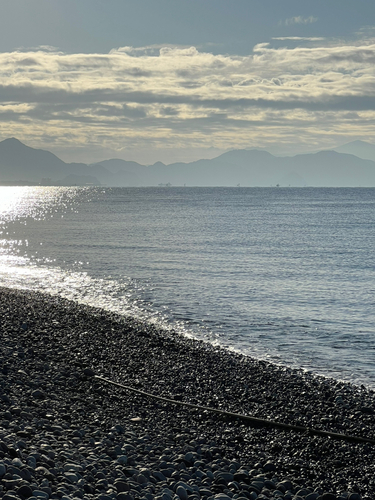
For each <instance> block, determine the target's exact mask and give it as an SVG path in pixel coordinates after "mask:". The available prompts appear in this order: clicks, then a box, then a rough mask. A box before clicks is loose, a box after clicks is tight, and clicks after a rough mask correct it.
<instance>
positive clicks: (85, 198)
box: [0, 187, 375, 388]
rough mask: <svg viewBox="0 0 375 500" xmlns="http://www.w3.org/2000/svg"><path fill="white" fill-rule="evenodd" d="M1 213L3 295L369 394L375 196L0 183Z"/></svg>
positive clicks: (374, 349) (373, 373)
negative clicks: (216, 347)
mask: <svg viewBox="0 0 375 500" xmlns="http://www.w3.org/2000/svg"><path fill="white" fill-rule="evenodd" d="M0 218H1V224H2V225H1V229H0V231H1V235H0V238H1V240H0V241H1V244H0V283H1V284H2V285H3V286H8V287H15V288H23V289H33V290H40V291H43V292H48V293H52V294H58V295H61V296H63V297H67V298H69V299H73V300H77V301H79V302H83V303H87V304H90V305H93V306H99V307H103V308H105V309H109V310H113V311H116V312H119V313H120V314H125V315H132V316H136V317H140V318H142V319H144V320H145V321H153V322H158V323H160V324H162V325H164V326H165V327H166V328H175V329H177V330H179V331H181V332H183V333H184V334H186V335H190V336H194V337H197V338H200V339H204V340H208V341H210V342H213V343H217V344H220V345H223V346H226V347H228V348H231V349H235V350H237V351H239V352H242V353H244V354H247V355H251V356H253V357H256V358H261V359H266V360H268V361H271V362H275V363H279V364H283V365H287V366H290V367H293V368H302V369H307V370H309V371H313V372H315V373H317V374H322V375H325V376H328V377H334V378H337V379H340V380H344V381H347V382H352V383H355V384H364V385H366V386H370V387H372V388H374V387H375V363H374V357H375V326H374V325H375V322H374V319H375V318H374V291H375V290H374V289H375V262H374V248H375V189H361V188H353V189H352V188H337V189H334V188H329V189H328V188H327V189H324V188H240V187H239V188H174V187H171V188H167V187H166V188H162V187H157V188H56V187H0ZM23 320H24V318H20V323H22V321H23Z"/></svg>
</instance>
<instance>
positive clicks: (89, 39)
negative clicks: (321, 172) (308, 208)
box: [0, 0, 375, 164]
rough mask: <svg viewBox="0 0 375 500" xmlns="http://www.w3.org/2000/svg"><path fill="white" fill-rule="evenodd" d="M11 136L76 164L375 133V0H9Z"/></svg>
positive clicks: (308, 145) (5, 95)
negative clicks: (78, 162)
mask: <svg viewBox="0 0 375 500" xmlns="http://www.w3.org/2000/svg"><path fill="white" fill-rule="evenodd" d="M0 12H1V16H0V140H4V139H6V138H8V137H16V138H17V139H19V140H21V141H22V142H24V143H25V144H27V145H29V146H31V147H35V148H42V149H47V150H49V151H52V152H53V153H55V154H57V155H58V156H59V157H60V158H62V159H63V160H65V161H70V162H71V161H82V162H85V163H91V162H95V161H100V160H103V159H108V158H122V159H125V160H135V161H139V162H140V163H143V164H152V163H154V162H156V161H163V162H164V163H172V162H175V161H184V162H187V161H193V160H195V159H198V158H212V157H214V156H218V155H219V154H220V153H221V152H224V151H226V150H230V149H251V148H259V149H266V150H268V151H270V152H271V153H273V154H277V155H294V154H298V153H302V152H313V151H318V150H322V149H332V148H334V147H337V146H340V145H342V144H345V143H347V142H350V141H353V140H356V139H361V140H365V141H368V142H375V139H374V125H375V2H374V0H360V1H358V0H356V1H352V0H324V1H321V0H314V2H312V1H311V0H282V1H280V0H74V1H73V0H12V1H11V2H10V1H9V0H0Z"/></svg>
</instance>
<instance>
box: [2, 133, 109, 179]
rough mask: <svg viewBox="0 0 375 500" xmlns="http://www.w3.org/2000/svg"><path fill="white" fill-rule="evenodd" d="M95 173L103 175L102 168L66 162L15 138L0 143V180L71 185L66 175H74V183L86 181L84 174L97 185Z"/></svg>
mask: <svg viewBox="0 0 375 500" xmlns="http://www.w3.org/2000/svg"><path fill="white" fill-rule="evenodd" d="M97 174H99V176H102V177H105V172H103V167H101V168H99V169H98V168H96V169H93V168H90V167H88V166H87V165H85V164H84V163H65V162H63V161H62V160H60V158H58V157H57V156H55V155H54V154H52V153H50V152H49V151H44V150H42V149H33V148H30V147H29V146H25V144H22V142H20V141H19V140H18V139H14V138H12V139H6V140H5V141H2V142H0V182H9V181H10V182H12V181H29V182H34V183H35V182H36V183H39V182H44V183H48V182H49V181H50V182H51V183H53V184H56V183H57V182H58V181H59V183H61V184H63V185H71V184H72V183H73V178H71V180H70V181H69V176H75V177H74V179H75V181H76V182H75V183H77V184H85V183H86V182H85V181H84V177H85V176H88V177H89V178H90V179H91V181H92V182H93V183H94V184H100V179H98V178H97ZM86 180H87V179H86Z"/></svg>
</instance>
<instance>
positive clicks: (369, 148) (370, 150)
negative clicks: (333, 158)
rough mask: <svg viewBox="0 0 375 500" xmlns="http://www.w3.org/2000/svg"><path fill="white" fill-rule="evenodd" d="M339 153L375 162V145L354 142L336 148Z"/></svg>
mask: <svg viewBox="0 0 375 500" xmlns="http://www.w3.org/2000/svg"><path fill="white" fill-rule="evenodd" d="M335 151H337V152H338V153H346V154H349V155H354V156H358V158H362V159H364V160H372V161H375V144H371V143H370V142H365V141H353V142H348V143H347V144H344V145H343V146H340V147H338V148H335Z"/></svg>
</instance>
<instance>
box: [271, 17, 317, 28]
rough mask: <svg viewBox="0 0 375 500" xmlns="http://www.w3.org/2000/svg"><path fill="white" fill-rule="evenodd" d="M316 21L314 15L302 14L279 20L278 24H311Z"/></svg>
mask: <svg viewBox="0 0 375 500" xmlns="http://www.w3.org/2000/svg"><path fill="white" fill-rule="evenodd" d="M317 21H318V18H317V17H314V16H309V17H302V16H295V17H290V18H289V19H285V20H284V21H281V22H280V24H284V25H285V26H290V25H292V24H313V23H316V22H317Z"/></svg>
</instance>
